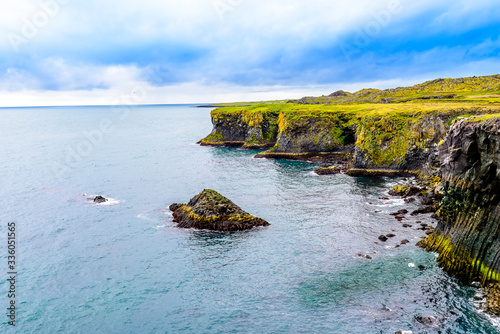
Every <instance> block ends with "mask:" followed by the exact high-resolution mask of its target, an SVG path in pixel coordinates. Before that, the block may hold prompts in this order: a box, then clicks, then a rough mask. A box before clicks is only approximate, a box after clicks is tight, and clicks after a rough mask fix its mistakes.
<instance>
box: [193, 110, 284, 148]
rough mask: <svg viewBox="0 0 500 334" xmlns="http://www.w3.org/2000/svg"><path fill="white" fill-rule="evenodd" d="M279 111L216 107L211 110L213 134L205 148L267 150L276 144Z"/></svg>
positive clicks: (203, 140)
mask: <svg viewBox="0 0 500 334" xmlns="http://www.w3.org/2000/svg"><path fill="white" fill-rule="evenodd" d="M278 116H279V112H278V111H276V110H272V109H269V108H262V107H260V108H259V107H258V108H251V109H245V108H236V109H234V108H228V109H226V108H218V109H215V110H213V111H212V113H211V117H212V124H213V126H214V127H213V130H212V132H211V133H210V134H209V135H208V136H207V137H205V138H204V139H202V140H200V141H199V143H200V144H201V145H205V146H244V147H246V148H268V147H272V146H273V145H274V144H275V143H276V137H277V133H278Z"/></svg>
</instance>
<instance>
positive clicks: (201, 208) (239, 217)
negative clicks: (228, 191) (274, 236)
mask: <svg viewBox="0 0 500 334" xmlns="http://www.w3.org/2000/svg"><path fill="white" fill-rule="evenodd" d="M169 208H170V210H171V211H172V212H173V216H174V222H176V223H178V227H183V228H197V229H207V230H215V231H242V230H248V229H251V228H253V227H256V226H268V225H270V224H269V223H268V222H267V221H265V220H264V219H261V218H258V217H255V216H252V215H251V214H249V213H247V212H245V211H243V210H242V209H241V208H240V207H239V206H237V205H236V204H234V203H233V202H232V201H230V200H229V199H227V198H226V197H224V196H222V195H221V194H219V193H218V192H216V191H214V190H210V189H205V190H203V191H202V192H201V193H200V194H198V195H196V196H195V197H193V198H192V199H191V200H190V201H189V203H188V204H179V203H174V204H172V205H170V207H169Z"/></svg>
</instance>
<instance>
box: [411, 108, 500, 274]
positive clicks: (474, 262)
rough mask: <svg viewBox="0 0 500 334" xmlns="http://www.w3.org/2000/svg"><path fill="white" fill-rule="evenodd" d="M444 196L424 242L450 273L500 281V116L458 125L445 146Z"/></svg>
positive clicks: (441, 152)
mask: <svg viewBox="0 0 500 334" xmlns="http://www.w3.org/2000/svg"><path fill="white" fill-rule="evenodd" d="M439 157H440V161H441V164H442V166H441V172H442V179H443V185H444V198H443V200H442V202H441V206H440V209H439V210H438V212H437V215H438V217H439V219H440V222H439V224H438V226H437V228H436V231H435V233H433V234H432V235H430V236H429V237H428V238H427V239H426V240H424V241H422V242H421V243H420V245H421V246H423V247H425V248H426V249H427V250H429V251H436V252H438V253H439V254H440V255H439V258H438V261H439V263H440V264H441V266H442V267H443V268H444V269H445V270H447V271H448V272H450V273H452V274H454V275H456V276H459V277H462V278H464V279H466V280H468V281H480V282H481V283H483V284H485V283H488V282H492V281H493V282H500V205H499V203H500V173H499V170H498V167H499V166H500V115H499V114H497V115H488V116H480V117H475V118H470V119H467V120H464V121H461V122H458V123H456V124H454V125H453V126H452V127H451V129H450V131H449V133H448V135H447V136H446V138H445V139H444V141H443V143H442V144H441V145H440V147H439Z"/></svg>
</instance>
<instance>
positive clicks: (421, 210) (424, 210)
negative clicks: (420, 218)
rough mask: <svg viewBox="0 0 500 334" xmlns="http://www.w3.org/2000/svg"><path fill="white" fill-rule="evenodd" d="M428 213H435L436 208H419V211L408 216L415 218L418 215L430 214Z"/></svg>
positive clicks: (428, 206) (431, 206) (432, 206)
mask: <svg viewBox="0 0 500 334" xmlns="http://www.w3.org/2000/svg"><path fill="white" fill-rule="evenodd" d="M430 212H436V207H435V206H434V205H427V206H424V207H422V208H419V209H417V210H415V211H413V212H412V213H411V214H410V215H411V216H416V215H420V214H423V213H430Z"/></svg>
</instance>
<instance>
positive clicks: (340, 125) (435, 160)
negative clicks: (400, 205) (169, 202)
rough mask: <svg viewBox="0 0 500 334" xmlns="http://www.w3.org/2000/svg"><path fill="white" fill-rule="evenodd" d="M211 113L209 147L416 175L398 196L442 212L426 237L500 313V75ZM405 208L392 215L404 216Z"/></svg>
mask: <svg viewBox="0 0 500 334" xmlns="http://www.w3.org/2000/svg"><path fill="white" fill-rule="evenodd" d="M211 116H212V123H213V130H212V132H211V133H210V134H209V135H208V136H207V137H205V138H204V139H202V140H201V141H200V142H199V143H200V144H201V145H205V146H242V147H243V148H249V149H250V148H251V149H256V148H259V149H266V150H265V151H263V152H260V153H258V154H257V155H256V157H259V158H273V159H294V160H306V161H311V162H323V163H326V164H325V165H322V166H320V167H319V168H318V169H317V170H316V173H317V174H319V175H331V176H330V177H336V176H335V175H334V174H338V173H345V174H347V175H350V176H353V177H357V176H371V177H373V176H412V177H413V176H414V177H415V178H416V180H415V182H416V183H418V184H419V187H418V188H416V187H415V186H414V185H413V184H412V183H409V184H408V185H406V186H403V187H402V188H401V187H399V188H398V187H396V188H395V189H393V191H392V192H391V195H393V196H401V197H403V198H405V202H407V203H410V202H411V201H415V199H414V198H413V197H410V196H413V195H417V194H419V196H420V200H421V204H423V205H424V206H423V207H421V208H420V209H418V210H415V211H414V212H412V213H411V215H412V216H414V215H418V214H424V213H431V212H435V213H434V214H433V217H434V218H435V219H437V220H438V223H437V226H436V228H432V227H430V226H428V224H426V223H421V222H418V223H419V224H418V226H421V227H419V229H422V230H423V231H426V234H427V237H426V238H425V239H424V240H422V241H421V242H419V243H418V245H419V246H421V247H424V248H426V249H427V250H429V251H435V252H438V253H439V254H440V256H439V258H438V262H439V264H440V265H441V266H442V267H443V268H444V269H445V270H446V271H447V272H449V273H450V274H452V275H455V276H458V277H460V278H462V279H464V280H466V281H468V282H480V283H481V284H482V286H484V287H487V288H486V289H485V291H486V299H487V302H486V303H485V305H484V306H485V309H486V310H488V311H489V312H491V313H495V314H500V75H491V76H483V77H470V78H458V79H436V80H432V81H428V82H425V83H422V84H419V85H416V86H412V87H399V88H395V89H387V90H378V89H363V90H360V91H358V92H355V93H349V92H344V91H338V92H335V93H332V94H330V95H328V96H321V97H304V98H302V99H299V100H290V101H288V102H286V103H283V102H282V101H280V102H279V103H276V102H263V103H245V106H241V103H240V105H234V106H231V105H229V106H225V107H223V108H217V109H214V110H212V112H211ZM324 177H327V176H324ZM186 209H187V207H186ZM186 209H184V210H186ZM180 213H182V212H179V213H177V215H178V216H179V214H180ZM406 213H407V212H406V210H405V211H404V212H403V211H401V212H395V213H394V216H395V218H396V219H397V221H400V222H404V219H405V214H406ZM405 227H408V228H411V227H412V225H411V224H407V223H405ZM390 237H393V236H392V235H381V236H380V238H379V239H380V241H381V242H386V241H387V240H388V239H389V238H390ZM407 243H408V241H407V240H403V241H402V242H401V244H407Z"/></svg>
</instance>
